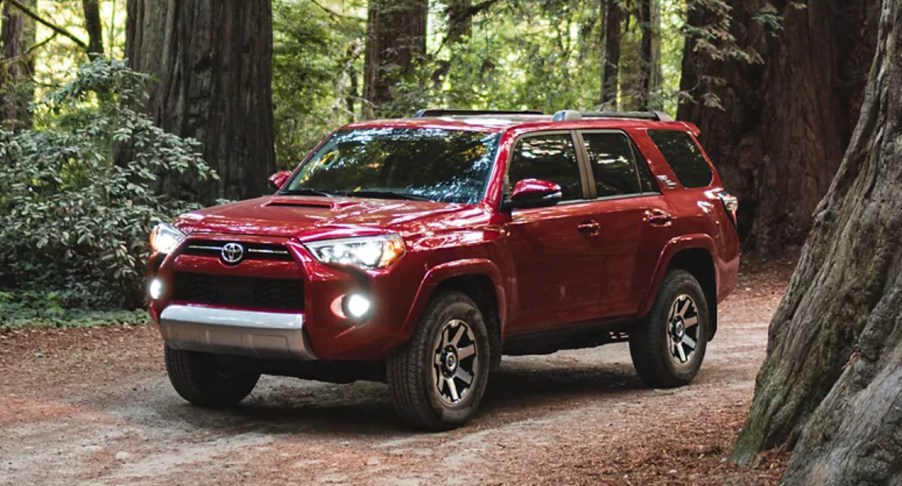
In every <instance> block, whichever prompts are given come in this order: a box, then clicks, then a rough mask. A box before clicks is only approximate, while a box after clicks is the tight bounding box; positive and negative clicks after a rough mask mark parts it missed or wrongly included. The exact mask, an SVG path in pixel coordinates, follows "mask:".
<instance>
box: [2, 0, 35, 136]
mask: <svg viewBox="0 0 902 486" xmlns="http://www.w3.org/2000/svg"><path fill="white" fill-rule="evenodd" d="M2 3H3V5H2V18H0V24H2V25H0V46H2V51H0V127H3V128H6V129H11V130H21V129H24V128H30V127H31V122H32V116H31V112H30V111H28V104H29V103H30V102H31V101H32V100H34V85H33V84H32V83H31V81H32V75H33V74H34V58H33V57H31V55H30V54H29V53H28V49H29V48H30V47H31V46H33V45H34V43H35V25H34V20H32V19H31V18H30V17H28V16H26V15H25V14H24V13H22V12H21V11H20V10H19V9H18V8H17V7H16V6H14V5H12V4H11V3H9V2H2ZM22 3H23V5H25V6H27V7H30V8H32V9H34V8H35V3H36V0H22Z"/></svg>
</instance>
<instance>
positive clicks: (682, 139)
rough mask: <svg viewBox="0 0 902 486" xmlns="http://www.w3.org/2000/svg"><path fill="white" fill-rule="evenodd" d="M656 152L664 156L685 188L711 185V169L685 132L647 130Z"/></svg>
mask: <svg viewBox="0 0 902 486" xmlns="http://www.w3.org/2000/svg"><path fill="white" fill-rule="evenodd" d="M648 136H650V137H651V139H652V141H654V142H655V145H657V146H658V150H660V151H661V154H662V155H664V158H665V159H666V160H667V163H668V164H670V168H672V169H673V172H674V173H675V174H676V176H677V178H678V179H679V180H680V183H682V184H683V186H685V187H704V186H707V185H708V184H710V183H711V178H712V177H713V174H711V168H710V167H709V166H708V161H707V160H705V157H704V156H703V155H702V152H701V150H699V148H698V145H696V144H695V141H694V140H692V137H690V136H689V134H688V133H686V132H680V131H676V130H649V131H648Z"/></svg>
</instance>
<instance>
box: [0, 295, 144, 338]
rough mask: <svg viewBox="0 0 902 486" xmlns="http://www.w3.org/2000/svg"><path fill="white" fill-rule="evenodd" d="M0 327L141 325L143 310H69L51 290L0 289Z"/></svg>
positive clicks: (62, 300) (61, 298)
mask: <svg viewBox="0 0 902 486" xmlns="http://www.w3.org/2000/svg"><path fill="white" fill-rule="evenodd" d="M0 316H3V317H2V318H0V329H17V328H25V327H27V328H36V327H91V326H112V325H121V324H145V323H147V322H149V321H150V319H149V317H150V316H149V315H148V314H147V311H145V310H144V309H136V310H104V311H97V310H84V309H69V308H67V307H66V303H65V302H64V299H63V297H62V295H61V294H60V293H59V292H55V291H45V292H33V291H25V292H15V293H13V292H0Z"/></svg>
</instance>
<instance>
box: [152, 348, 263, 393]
mask: <svg viewBox="0 0 902 486" xmlns="http://www.w3.org/2000/svg"><path fill="white" fill-rule="evenodd" d="M164 354H165V359H166V372H167V373H168V374H169V381H170V382H172V387H173V388H175V391H176V392H178V394H179V395H180V396H181V397H182V398H184V399H185V400H187V401H189V402H191V403H193V404H195V405H200V406H204V407H212V408H223V407H229V406H231V405H235V404H236V403H238V402H240V401H241V400H244V398H245V397H247V396H248V395H249V394H250V393H251V391H252V390H253V389H254V387H255V386H256V385H257V380H259V379H260V373H257V372H252V371H238V370H229V369H226V368H224V367H223V366H222V365H221V364H220V363H218V362H217V360H216V357H215V356H213V355H210V354H206V353H198V352H195V351H182V350H178V349H172V348H170V347H169V346H166V348H165V351H164Z"/></svg>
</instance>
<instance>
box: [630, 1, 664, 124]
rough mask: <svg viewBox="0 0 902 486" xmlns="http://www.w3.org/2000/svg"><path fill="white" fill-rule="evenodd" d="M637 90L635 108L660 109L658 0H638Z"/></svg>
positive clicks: (659, 11) (659, 15)
mask: <svg viewBox="0 0 902 486" xmlns="http://www.w3.org/2000/svg"><path fill="white" fill-rule="evenodd" d="M638 20H639V28H640V30H641V32H642V40H641V44H640V47H639V73H640V78H639V92H638V93H637V96H636V97H635V100H634V102H635V103H636V106H635V107H634V109H636V110H660V109H661V108H662V106H663V105H662V103H661V96H660V95H661V93H660V92H661V5H660V0H639V18H638Z"/></svg>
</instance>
